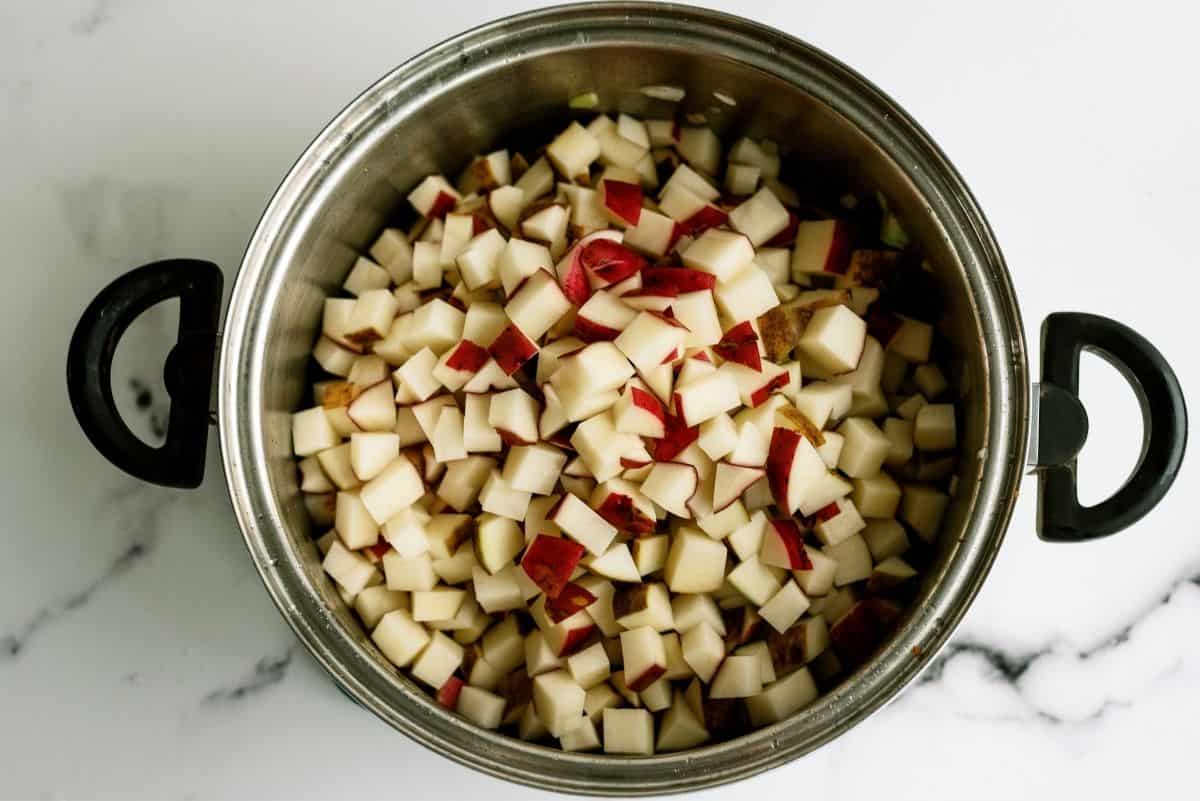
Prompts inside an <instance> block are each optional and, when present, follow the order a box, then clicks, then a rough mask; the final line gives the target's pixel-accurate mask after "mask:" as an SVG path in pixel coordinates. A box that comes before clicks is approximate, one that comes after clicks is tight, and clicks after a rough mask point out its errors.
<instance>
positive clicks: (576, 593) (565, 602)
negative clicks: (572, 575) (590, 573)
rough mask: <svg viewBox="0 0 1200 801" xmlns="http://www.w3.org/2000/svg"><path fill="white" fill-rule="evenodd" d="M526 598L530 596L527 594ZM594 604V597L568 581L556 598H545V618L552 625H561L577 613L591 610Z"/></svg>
mask: <svg viewBox="0 0 1200 801" xmlns="http://www.w3.org/2000/svg"><path fill="white" fill-rule="evenodd" d="M535 587H536V585H535ZM535 594H536V593H535ZM526 597H527V598H528V597H531V596H529V595H528V594H527V596H526ZM595 602H596V596H595V595H593V594H592V593H591V592H590V591H589V590H586V589H584V588H583V587H582V586H580V585H579V584H575V583H574V582H570V581H568V582H567V584H566V585H565V586H564V587H563V588H562V592H560V593H559V594H558V595H557V596H556V597H554V598H551V597H549V596H546V606H545V609H546V617H547V618H549V619H550V621H551V622H553V623H561V622H562V621H564V620H566V619H567V618H569V617H572V616H573V615H575V614H576V613H578V612H579V611H581V610H585V609H589V608H591V606H592V604H593V603H595ZM589 617H590V615H589Z"/></svg>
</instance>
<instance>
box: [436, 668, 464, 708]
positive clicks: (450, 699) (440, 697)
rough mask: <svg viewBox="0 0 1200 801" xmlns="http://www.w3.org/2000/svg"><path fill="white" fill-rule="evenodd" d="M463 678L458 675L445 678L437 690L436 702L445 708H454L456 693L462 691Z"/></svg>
mask: <svg viewBox="0 0 1200 801" xmlns="http://www.w3.org/2000/svg"><path fill="white" fill-rule="evenodd" d="M463 683H464V682H463V680H462V679H460V678H459V677H458V676H451V677H450V678H448V679H446V683H445V684H443V685H442V686H441V687H440V688H439V689H438V691H437V702H438V703H439V704H441V705H442V706H444V707H446V709H454V708H456V707H457V706H458V694H459V692H461V691H462V688H463Z"/></svg>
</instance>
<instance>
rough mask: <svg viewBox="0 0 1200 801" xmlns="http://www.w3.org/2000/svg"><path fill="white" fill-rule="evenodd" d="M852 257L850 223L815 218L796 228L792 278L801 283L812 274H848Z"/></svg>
mask: <svg viewBox="0 0 1200 801" xmlns="http://www.w3.org/2000/svg"><path fill="white" fill-rule="evenodd" d="M849 258H850V226H849V225H847V224H846V223H845V222H843V221H841V220H812V221H805V222H802V223H800V224H799V226H797V228H796V243H795V245H794V247H793V249H792V278H793V280H795V281H796V282H797V283H800V282H801V281H803V280H804V279H805V278H806V277H807V276H809V275H811V274H812V273H844V272H845V271H846V267H847V266H848V262H849Z"/></svg>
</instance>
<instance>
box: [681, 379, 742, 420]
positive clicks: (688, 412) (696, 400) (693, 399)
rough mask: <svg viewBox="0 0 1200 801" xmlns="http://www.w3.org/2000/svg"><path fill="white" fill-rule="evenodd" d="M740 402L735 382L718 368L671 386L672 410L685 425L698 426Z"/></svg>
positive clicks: (731, 408) (738, 404) (735, 406)
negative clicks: (689, 380) (672, 394)
mask: <svg viewBox="0 0 1200 801" xmlns="http://www.w3.org/2000/svg"><path fill="white" fill-rule="evenodd" d="M740 405H741V396H740V395H739V394H738V386H737V383H736V382H735V381H734V380H733V378H732V376H730V375H729V373H725V372H721V371H719V370H718V371H715V372H713V373H710V374H708V375H706V376H703V377H701V378H698V379H696V380H694V381H692V382H691V383H688V384H685V385H682V386H676V387H675V410H676V413H677V414H679V416H680V417H682V418H683V421H684V423H685V424H686V425H688V426H698V425H700V424H701V423H704V422H707V421H709V420H711V419H713V418H714V417H717V416H719V415H721V414H724V413H725V412H728V411H731V410H733V409H736V408H737V407H738V406H740Z"/></svg>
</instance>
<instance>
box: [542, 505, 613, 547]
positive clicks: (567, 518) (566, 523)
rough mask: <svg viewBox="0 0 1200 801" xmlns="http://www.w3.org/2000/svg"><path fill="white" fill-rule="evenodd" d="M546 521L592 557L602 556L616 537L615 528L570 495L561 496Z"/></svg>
mask: <svg viewBox="0 0 1200 801" xmlns="http://www.w3.org/2000/svg"><path fill="white" fill-rule="evenodd" d="M548 519H549V520H551V521H552V522H553V523H554V524H555V525H557V526H558V527H559V528H560V529H562V530H563V531H564V532H565V533H566V534H567V536H569V537H571V538H572V539H574V540H575V541H576V542H578V543H580V544H581V545H583V547H584V548H586V549H587V550H588V552H590V553H591V554H592V555H593V556H602V555H603V554H604V553H605V552H606V551H607V550H608V547H609V545H610V544H611V543H612V541H613V538H614V537H616V535H617V530H616V528H614V527H613V526H612V525H611V524H610V523H609V522H608V521H607V520H605V519H604V518H603V517H601V516H600V515H599V514H597V513H596V511H595V510H594V509H592V508H591V507H590V506H588V505H587V504H586V503H584V502H583V501H581V500H580V499H579V498H578V497H576V496H575V495H572V494H571V493H567V494H566V495H564V496H563V498H562V500H561V501H560V502H559V505H558V507H557V508H556V509H554V510H553V511H551V512H550V513H549V514H548Z"/></svg>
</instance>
